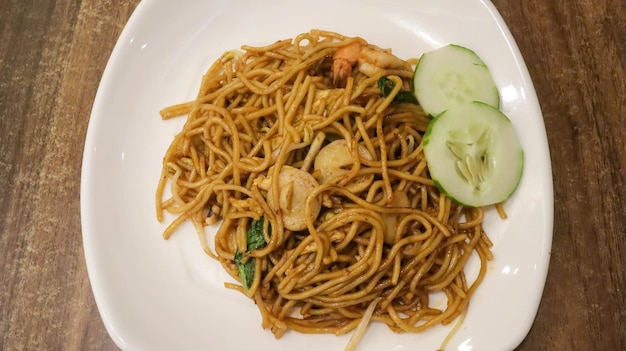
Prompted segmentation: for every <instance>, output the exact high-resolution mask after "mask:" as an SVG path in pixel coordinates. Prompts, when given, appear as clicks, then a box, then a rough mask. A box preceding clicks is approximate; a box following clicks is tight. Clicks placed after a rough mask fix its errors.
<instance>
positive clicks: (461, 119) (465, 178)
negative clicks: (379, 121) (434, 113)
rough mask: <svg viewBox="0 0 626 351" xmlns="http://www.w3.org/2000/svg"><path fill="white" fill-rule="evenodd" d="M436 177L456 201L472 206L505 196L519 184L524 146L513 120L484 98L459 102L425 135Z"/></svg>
mask: <svg viewBox="0 0 626 351" xmlns="http://www.w3.org/2000/svg"><path fill="white" fill-rule="evenodd" d="M424 154H425V155H426V161H427V163H428V170H429V172H430V176H431V178H432V179H433V180H434V181H435V184H436V185H437V187H438V188H439V190H440V191H441V192H442V193H444V194H446V195H447V196H449V197H450V198H452V199H453V200H454V201H456V202H458V203H460V204H462V205H466V206H472V207H480V206H486V205H491V204H495V203H498V202H502V201H504V200H506V199H507V198H509V197H510V196H511V194H513V192H514V191H515V189H516V188H517V186H518V184H519V182H520V178H521V177H522V170H523V167H524V152H523V150H522V146H521V145H520V142H519V139H518V137H517V134H516V133H515V128H514V126H513V124H512V123H511V121H510V120H509V119H508V118H507V117H506V116H505V115H504V114H503V113H502V112H500V110H498V109H496V108H495V107H493V106H490V105H487V104H485V103H482V102H477V101H474V102H470V103H466V104H462V105H457V106H454V107H452V108H450V109H448V110H446V111H445V112H443V113H442V114H440V115H439V116H438V117H437V118H436V119H434V120H432V121H431V122H430V124H429V126H428V129H427V131H426V134H425V136H424Z"/></svg>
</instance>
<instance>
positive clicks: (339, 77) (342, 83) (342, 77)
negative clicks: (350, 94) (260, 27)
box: [333, 59, 352, 88]
mask: <svg viewBox="0 0 626 351" xmlns="http://www.w3.org/2000/svg"><path fill="white" fill-rule="evenodd" d="M351 74H352V65H351V64H350V62H348V61H346V60H342V59H336V60H334V61H333V85H334V86H335V87H336V88H345V87H346V82H347V81H348V77H350V75H351Z"/></svg>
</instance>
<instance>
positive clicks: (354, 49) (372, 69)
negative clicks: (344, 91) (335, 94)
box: [333, 42, 411, 88]
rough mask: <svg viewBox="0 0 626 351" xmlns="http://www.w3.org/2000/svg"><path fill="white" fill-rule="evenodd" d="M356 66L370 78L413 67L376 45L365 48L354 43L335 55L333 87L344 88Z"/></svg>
mask: <svg viewBox="0 0 626 351" xmlns="http://www.w3.org/2000/svg"><path fill="white" fill-rule="evenodd" d="M357 64H358V65H357ZM355 65H357V67H358V69H359V71H360V72H363V73H364V74H366V75H367V76H369V77H372V76H375V75H376V74H378V73H379V72H380V71H381V70H383V69H405V70H411V65H410V64H409V63H408V62H406V61H404V60H402V59H399V58H398V57H396V56H394V55H393V54H392V53H391V50H383V49H381V48H379V47H377V46H374V45H367V46H363V45H362V44H361V43H359V42H354V43H351V44H348V45H346V46H342V47H340V48H338V49H337V50H336V51H335V54H334V55H333V85H334V86H335V87H337V88H344V87H345V86H346V81H347V80H348V77H350V75H351V74H352V67H354V66H355Z"/></svg>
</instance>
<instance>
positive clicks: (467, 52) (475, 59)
mask: <svg viewBox="0 0 626 351" xmlns="http://www.w3.org/2000/svg"><path fill="white" fill-rule="evenodd" d="M450 49H454V50H461V51H463V55H464V56H465V57H463V59H472V62H471V64H472V65H475V66H479V67H481V68H483V69H484V70H485V71H486V74H487V76H488V77H489V79H490V84H489V86H490V88H488V87H486V86H485V87H484V89H485V91H488V90H491V93H489V94H480V95H483V97H484V96H485V95H489V96H490V98H489V100H491V99H493V101H488V102H490V105H492V106H493V107H495V108H499V107H500V100H501V99H500V95H499V91H498V87H497V86H496V84H495V82H494V81H493V77H492V76H491V72H490V71H489V68H488V67H487V65H486V64H485V62H484V61H483V60H482V59H481V58H480V57H479V56H478V55H477V54H476V52H474V51H473V50H471V49H468V48H466V47H464V46H461V45H457V44H448V45H447V46H443V47H440V48H438V49H435V50H431V51H429V52H426V53H424V54H422V56H421V57H420V59H419V61H418V63H417V66H416V67H415V70H414V71H413V76H412V79H411V92H412V93H413V95H415V97H416V98H417V100H418V102H419V103H420V105H422V107H424V102H425V99H424V97H423V96H422V99H420V97H419V95H423V93H421V92H420V89H419V87H417V86H416V80H417V78H418V77H417V75H418V74H426V73H424V72H423V70H425V69H428V68H424V65H433V64H436V63H430V62H429V56H430V57H432V56H433V55H437V54H438V53H437V51H441V50H447V51H449V50H450ZM462 63H463V64H467V61H464V62H462ZM430 70H432V67H430ZM425 89H426V90H431V89H433V88H432V87H430V86H428V87H425ZM474 95H477V94H474ZM474 97H475V98H474V99H468V101H465V102H470V101H471V100H477V99H476V97H478V96H474ZM439 98H440V97H439ZM426 100H427V99H426ZM483 102H487V101H483ZM426 105H430V103H429V102H426ZM453 105H455V104H451V103H449V104H447V106H445V107H443V108H440V109H438V110H437V111H433V110H430V109H428V108H424V110H425V112H426V114H427V115H429V116H430V118H437V116H438V115H440V114H441V113H443V112H444V111H445V110H447V109H448V108H450V107H452V106H453Z"/></svg>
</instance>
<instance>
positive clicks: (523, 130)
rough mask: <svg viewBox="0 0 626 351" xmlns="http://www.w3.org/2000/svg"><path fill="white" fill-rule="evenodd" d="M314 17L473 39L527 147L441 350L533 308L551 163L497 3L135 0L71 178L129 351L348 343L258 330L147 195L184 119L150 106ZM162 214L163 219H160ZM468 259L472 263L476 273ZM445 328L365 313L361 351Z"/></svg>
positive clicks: (414, 344) (414, 49) (416, 36)
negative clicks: (484, 263)
mask: <svg viewBox="0 0 626 351" xmlns="http://www.w3.org/2000/svg"><path fill="white" fill-rule="evenodd" d="M314 28H319V29H326V30H332V31H337V32H340V33H342V34H346V35H351V36H361V37H363V38H365V39H366V40H368V41H369V42H370V43H373V44H377V45H379V46H381V47H388V48H392V49H393V51H394V53H395V54H396V55H398V56H399V57H403V58H409V57H419V55H421V54H422V53H423V52H425V51H428V50H431V49H435V48H438V47H441V46H444V45H447V44H449V43H455V44H459V45H462V46H466V47H468V48H471V49H473V50H474V51H475V52H476V53H477V54H478V55H479V56H480V57H481V58H482V59H483V60H484V61H485V62H486V64H487V65H488V67H489V69H490V70H491V73H492V75H493V77H494V79H495V82H496V84H497V86H498V88H499V92H500V96H501V99H502V105H501V109H502V111H503V112H504V113H505V114H507V115H508V116H509V118H510V119H511V120H512V122H513V123H514V125H515V127H516V129H517V132H518V135H519V136H520V139H521V143H522V146H523V147H524V151H525V158H526V160H525V162H526V163H525V171H524V174H523V178H522V182H521V184H520V187H519V189H518V191H517V192H516V193H515V195H514V196H513V197H512V198H511V199H510V200H509V201H508V202H507V203H506V211H507V213H508V215H509V218H508V219H507V220H500V219H499V218H498V217H497V214H496V213H495V212H494V211H490V212H489V213H488V214H487V219H486V223H485V227H486V231H487V232H488V234H489V236H490V238H491V239H492V241H493V242H494V247H493V251H494V255H495V259H494V260H493V261H492V262H491V263H490V264H489V268H488V273H487V276H486V279H485V280H484V283H483V284H482V285H481V286H480V288H479V289H478V291H477V293H476V295H475V296H474V297H473V299H472V301H471V304H470V310H469V313H468V315H467V318H466V319H465V322H464V324H463V326H462V327H461V328H460V329H459V331H458V332H457V333H456V334H455V336H454V338H453V339H452V340H451V342H450V343H449V344H448V347H447V348H446V350H459V351H469V350H480V351H489V350H494V351H496V350H497V351H500V350H510V349H513V348H515V347H516V346H517V345H518V344H519V343H520V342H521V341H522V340H523V338H524V337H525V335H526V334H527V333H528V330H529V329H530V327H531V325H532V322H533V320H534V318H535V315H536V312H537V308H538V305H539V301H540V299H541V294H542V291H543V286H544V282H545V278H546V272H547V269H548V263H549V254H550V247H551V242H552V226H553V198H552V173H551V169H550V158H549V153H548V146H547V141H546V134H545V129H544V124H543V118H542V115H541V110H540V108H539V104H538V102H537V98H536V95H535V91H534V88H533V85H532V82H531V80H530V78H529V74H528V71H527V69H526V67H525V65H524V62H523V59H522V57H521V55H520V53H519V51H518V49H517V46H516V44H515V42H514V40H513V39H512V37H511V35H510V33H509V31H508V29H507V28H506V25H505V24H504V22H503V21H502V19H501V17H500V15H499V14H498V13H497V11H496V9H495V8H494V7H493V5H492V4H491V3H490V2H488V1H479V0H442V1H430V0H404V1H393V2H390V1H382V0H380V1H376V0H366V1H361V0H358V1H357V0H352V1H330V0H316V1H288V0H269V1H262V2H261V1H258V2H253V1H241V0H240V1H226V0H179V1H170V0H145V1H143V2H141V3H140V4H139V6H138V7H137V9H136V11H135V13H134V14H133V15H132V17H131V19H130V20H129V22H128V24H127V26H126V28H125V29H124V31H123V33H122V35H121V36H120V38H119V42H118V43H117V45H116V47H115V49H114V51H113V53H112V55H111V58H110V61H109V63H108V65H107V67H106V70H105V73H104V75H103V77H102V81H101V84H100V88H99V90H98V94H97V96H96V99H95V102H94V106H93V111H92V116H91V120H90V123H89V129H88V133H87V138H86V144H85V150H84V160H83V173H82V184H81V212H82V226H83V241H84V249H85V257H86V262H87V267H88V272H89V277H90V281H91V285H92V288H93V292H94V296H95V299H96V303H97V305H98V308H99V311H100V314H101V316H102V319H103V321H104V324H105V326H106V328H107V330H108V332H109V333H110V335H111V337H112V338H113V340H114V341H115V342H116V344H117V345H118V346H119V347H120V348H122V349H124V350H150V351H155V350H187V351H189V350H245V349H250V347H251V346H252V345H253V346H254V348H253V349H254V350H255V351H270V350H271V351H280V350H299V351H306V350H310V351H313V350H316V351H317V350H343V348H344V346H345V345H346V343H347V341H348V339H349V335H347V336H342V337H336V336H334V335H303V334H299V333H296V332H288V333H287V334H286V335H285V336H284V337H283V338H282V339H280V340H276V339H275V338H274V336H273V334H272V333H271V332H270V331H267V330H263V329H262V328H261V317H260V315H259V312H258V310H257V308H256V307H255V306H254V304H253V303H252V301H250V300H248V299H247V298H245V297H244V296H243V295H241V294H239V293H237V292H235V291H232V290H228V289H225V288H224V286H223V282H224V281H230V280H231V278H230V277H229V276H227V274H226V273H225V272H223V270H222V267H221V266H220V265H219V264H218V263H217V262H215V261H214V260H212V259H211V258H209V257H208V256H206V255H205V254H204V253H203V252H202V250H201V248H200V245H199V243H198V240H197V237H196V234H195V231H194V229H193V227H192V226H191V225H189V224H186V225H184V226H183V227H182V228H180V229H179V230H178V231H177V232H176V233H175V234H174V235H173V237H172V238H171V239H170V240H168V241H165V240H163V239H162V237H161V233H162V231H163V229H164V226H165V225H164V224H161V223H158V222H157V220H156V216H155V209H154V193H155V189H156V185H157V181H158V179H159V175H160V169H161V160H162V157H163V154H164V152H165V150H166V148H167V146H168V145H169V143H170V142H171V141H172V138H173V137H174V135H175V134H176V133H177V131H178V130H179V129H180V128H181V126H182V124H183V123H184V118H179V119H174V120H169V121H162V120H161V118H160V116H159V110H160V109H162V108H163V107H165V106H168V105H170V104H175V103H180V102H184V101H187V100H190V99H192V98H193V97H194V96H195V95H196V91H197V89H198V87H199V83H200V78H201V76H202V74H203V73H204V72H205V70H206V69H207V68H208V67H209V65H210V64H211V63H212V62H213V61H214V60H215V59H217V58H218V57H219V56H220V55H221V53H222V52H224V51H226V50H230V49H237V48H239V47H240V46H241V45H242V44H251V45H264V44H268V43H272V42H274V41H276V40H278V39H286V38H292V37H295V36H296V35H297V34H299V33H302V32H306V31H309V30H310V29H314ZM168 219H171V218H170V217H168ZM477 267H478V266H477V263H476V262H473V263H472V264H470V265H469V267H468V268H467V272H468V275H472V274H473V273H474V274H475V272H476V271H477ZM449 331H450V327H443V326H441V327H436V328H434V329H431V330H428V331H427V332H424V333H421V334H395V333H392V332H391V331H389V330H388V328H387V327H386V326H384V325H382V324H377V323H376V324H373V325H371V326H370V328H369V329H368V331H367V333H366V335H365V337H364V339H363V340H362V341H361V343H360V344H359V350H362V351H366V350H371V351H373V350H436V349H437V348H438V347H439V345H440V344H441V341H442V340H443V339H444V338H445V336H446V335H447V334H448V332H449Z"/></svg>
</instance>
